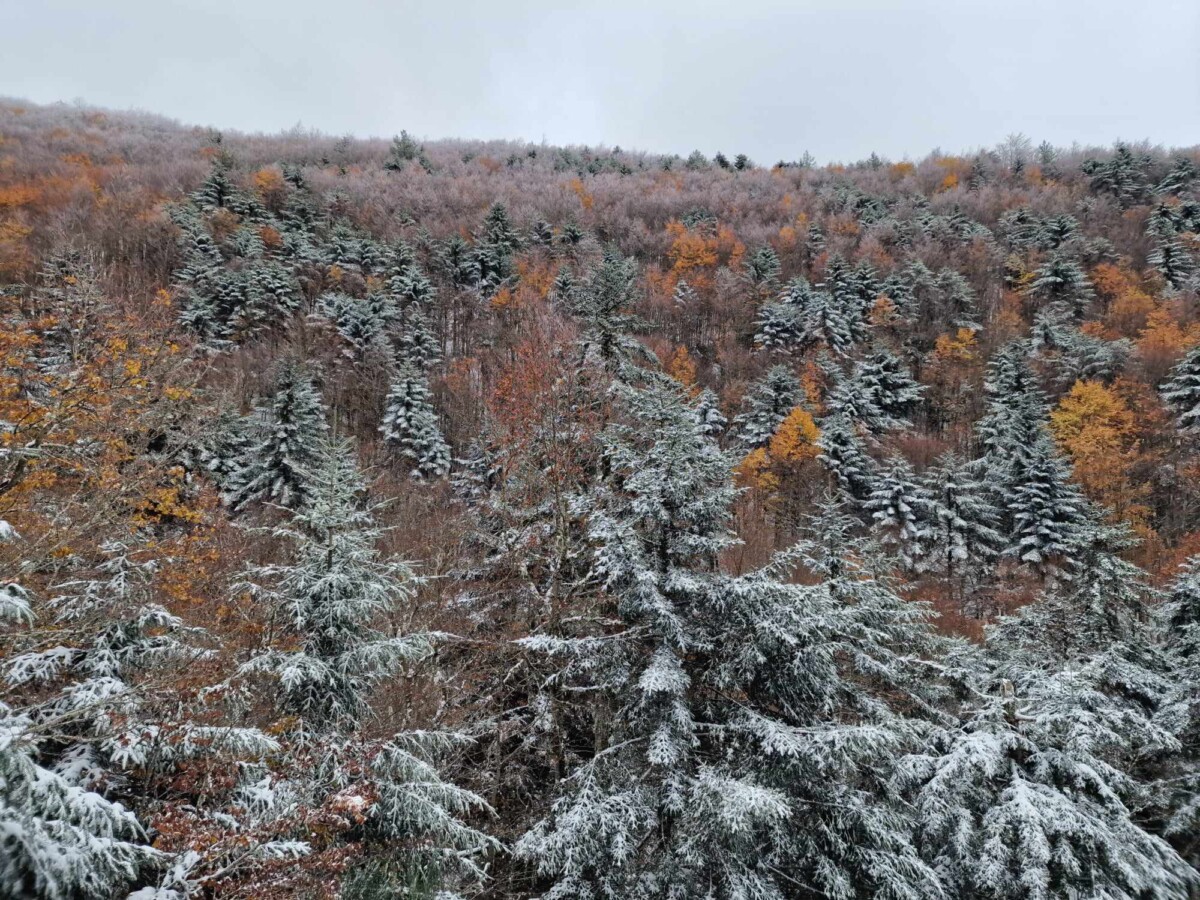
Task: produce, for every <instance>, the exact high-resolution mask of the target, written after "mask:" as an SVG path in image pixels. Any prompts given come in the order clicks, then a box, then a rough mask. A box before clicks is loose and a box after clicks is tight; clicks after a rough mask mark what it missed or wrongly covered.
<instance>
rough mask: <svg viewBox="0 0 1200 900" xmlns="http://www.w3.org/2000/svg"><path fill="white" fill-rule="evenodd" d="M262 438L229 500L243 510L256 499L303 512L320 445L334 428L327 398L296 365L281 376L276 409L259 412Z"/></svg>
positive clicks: (277, 382)
mask: <svg viewBox="0 0 1200 900" xmlns="http://www.w3.org/2000/svg"><path fill="white" fill-rule="evenodd" d="M258 416H259V427H260V429H261V433H262V436H261V438H260V439H259V441H258V443H257V444H255V445H254V446H253V447H252V448H251V451H250V454H249V456H248V457H247V458H246V460H245V461H244V462H243V464H242V466H241V469H240V471H239V472H238V473H237V474H236V475H235V476H234V478H233V486H232V487H231V488H230V489H229V490H228V491H227V492H226V494H225V498H226V502H228V503H229V505H230V506H232V507H233V508H234V509H242V508H244V507H245V506H246V505H247V504H249V503H251V502H253V501H255V500H265V501H269V502H271V503H278V504H279V505H281V506H286V507H288V508H290V509H297V508H299V507H300V506H302V505H303V504H304V502H305V500H306V499H307V492H308V479H309V475H310V473H311V472H312V469H313V466H314V464H315V462H316V459H317V447H318V445H319V443H320V441H321V439H322V438H323V437H324V435H325V433H326V432H327V431H328V430H329V425H328V423H327V422H326V419H325V407H324V405H323V404H322V402H321V395H320V393H319V392H318V391H317V388H316V387H315V386H314V385H313V382H312V379H311V378H310V377H309V375H308V374H307V373H306V372H305V371H304V369H303V368H301V367H300V366H299V365H298V364H296V363H294V362H286V363H284V364H283V365H282V366H281V367H280V369H279V372H278V374H277V375H276V378H275V394H274V396H273V397H272V398H271V403H270V406H269V407H268V406H263V407H260V408H259V410H258Z"/></svg>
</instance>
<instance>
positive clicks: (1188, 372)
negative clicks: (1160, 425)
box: [1159, 346, 1200, 435]
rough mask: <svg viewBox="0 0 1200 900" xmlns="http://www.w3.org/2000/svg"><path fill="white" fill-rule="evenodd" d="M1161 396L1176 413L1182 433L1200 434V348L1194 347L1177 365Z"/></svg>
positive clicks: (1161, 391)
mask: <svg viewBox="0 0 1200 900" xmlns="http://www.w3.org/2000/svg"><path fill="white" fill-rule="evenodd" d="M1159 394H1160V395H1161V396H1162V399H1163V402H1164V403H1166V404H1167V406H1169V407H1170V408H1171V410H1172V411H1173V412H1174V413H1175V422H1176V424H1177V426H1178V428H1179V430H1180V431H1181V432H1182V433H1184V434H1187V435H1193V434H1196V433H1197V432H1200V346H1196V347H1193V348H1192V349H1191V350H1189V351H1188V352H1187V354H1186V355H1185V356H1184V357H1183V359H1181V360H1180V361H1179V362H1178V363H1176V365H1175V367H1174V368H1173V369H1172V370H1171V374H1170V377H1169V378H1168V379H1167V380H1166V381H1165V382H1163V385H1162V387H1161V388H1159Z"/></svg>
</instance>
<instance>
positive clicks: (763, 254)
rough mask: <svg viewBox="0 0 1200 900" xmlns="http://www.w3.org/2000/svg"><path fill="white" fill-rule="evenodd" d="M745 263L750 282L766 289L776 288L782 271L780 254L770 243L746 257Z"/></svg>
mask: <svg viewBox="0 0 1200 900" xmlns="http://www.w3.org/2000/svg"><path fill="white" fill-rule="evenodd" d="M743 265H744V266H745V270H746V277H747V278H748V279H749V280H750V283H751V284H753V285H755V286H756V287H761V288H764V289H772V288H774V287H775V286H776V285H777V283H778V281H779V273H780V272H781V271H782V266H781V265H780V263H779V255H778V254H777V253H776V252H775V250H774V249H773V248H772V247H771V246H770V245H764V246H762V247H759V248H758V249H757V250H755V251H754V252H753V253H751V254H750V255H749V256H748V257H746V261H745V263H744V264H743Z"/></svg>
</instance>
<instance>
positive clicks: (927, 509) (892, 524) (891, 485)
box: [863, 456, 933, 572]
mask: <svg viewBox="0 0 1200 900" xmlns="http://www.w3.org/2000/svg"><path fill="white" fill-rule="evenodd" d="M932 500H933V498H932V497H931V496H930V494H929V492H928V490H927V489H926V488H925V485H924V484H923V483H922V482H921V480H920V479H919V478H918V477H917V475H916V473H915V472H914V471H913V468H912V465H910V464H909V462H908V460H906V459H905V458H904V457H902V456H894V457H892V458H891V459H889V460H887V461H886V462H884V464H883V465H882V466H880V467H879V471H878V473H877V474H876V475H875V478H874V480H873V483H872V486H871V493H870V494H869V495H868V496H867V499H866V502H865V503H864V504H863V506H864V507H865V508H866V509H867V511H868V512H870V514H871V518H872V519H874V521H875V526H874V527H875V530H876V532H877V533H878V534H879V535H880V543H881V544H882V545H883V546H884V547H886V548H888V549H889V550H891V551H892V552H893V553H894V554H895V556H896V558H897V559H898V560H899V562H900V564H901V565H902V566H903V567H904V568H905V569H906V570H907V571H909V572H914V571H916V570H917V569H919V568H920V567H921V566H922V565H923V564H924V561H925V557H926V556H927V554H928V552H929V543H930V539H931V536H932V535H931V512H932V509H931V504H932Z"/></svg>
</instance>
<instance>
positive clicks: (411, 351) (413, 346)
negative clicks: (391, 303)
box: [396, 306, 442, 372]
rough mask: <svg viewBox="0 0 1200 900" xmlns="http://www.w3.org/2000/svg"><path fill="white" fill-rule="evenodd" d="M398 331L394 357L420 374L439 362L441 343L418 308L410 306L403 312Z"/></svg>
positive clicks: (440, 358)
mask: <svg viewBox="0 0 1200 900" xmlns="http://www.w3.org/2000/svg"><path fill="white" fill-rule="evenodd" d="M399 330H400V334H399V336H398V338H397V339H396V356H397V357H398V358H399V359H400V360H402V361H404V362H408V363H411V364H412V365H413V366H414V367H416V368H417V369H419V370H420V371H422V372H428V371H429V368H430V367H431V366H434V365H437V364H438V363H439V362H441V360H442V346H441V343H440V342H439V341H438V339H437V337H436V335H434V333H433V329H432V328H430V327H429V320H428V319H427V318H426V317H425V314H424V313H423V312H421V309H420V307H417V306H410V307H409V308H408V309H406V310H405V311H404V316H403V321H402V322H401V323H400V325H399Z"/></svg>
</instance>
